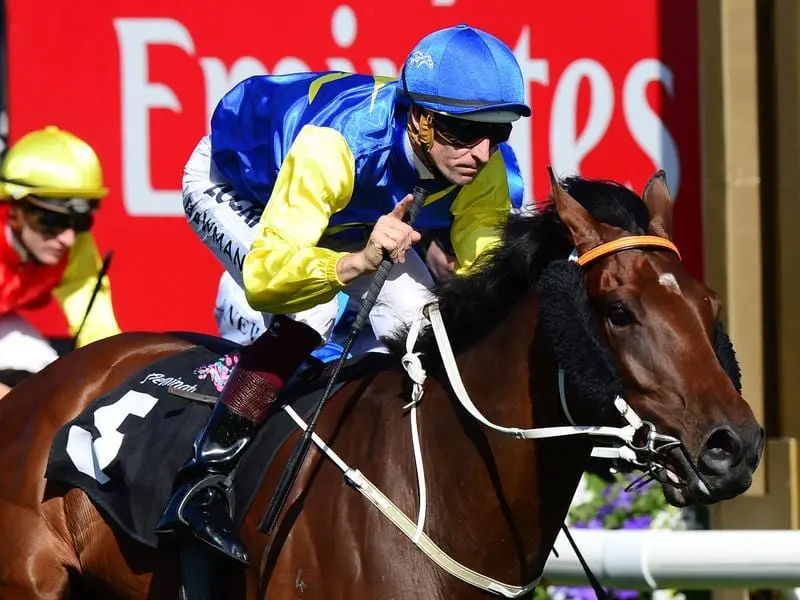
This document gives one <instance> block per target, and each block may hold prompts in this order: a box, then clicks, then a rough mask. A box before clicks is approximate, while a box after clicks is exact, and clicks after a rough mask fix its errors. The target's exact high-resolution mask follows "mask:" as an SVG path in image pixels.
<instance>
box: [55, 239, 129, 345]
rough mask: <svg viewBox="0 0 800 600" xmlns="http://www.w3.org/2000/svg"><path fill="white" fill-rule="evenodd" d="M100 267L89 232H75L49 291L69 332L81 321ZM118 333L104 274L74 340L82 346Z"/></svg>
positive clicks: (108, 287)
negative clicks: (65, 261) (62, 268)
mask: <svg viewBox="0 0 800 600" xmlns="http://www.w3.org/2000/svg"><path fill="white" fill-rule="evenodd" d="M101 266H102V263H101V260H100V254H99V252H98V251H97V246H96V245H95V242H94V238H93V237H92V234H91V233H89V232H86V233H80V234H78V236H77V238H76V240H75V245H74V246H73V247H72V249H71V250H70V255H69V264H68V266H67V269H66V271H65V272H64V276H63V277H62V279H61V282H60V283H59V284H58V286H57V287H56V288H55V289H54V290H53V296H55V298H56V300H57V301H58V303H59V304H60V305H61V309H62V310H63V311H64V316H65V317H66V318H67V323H68V324H69V332H70V335H75V333H76V332H77V331H78V328H79V327H80V325H81V322H82V321H83V317H84V315H85V314H86V307H87V306H88V305H89V301H90V299H91V297H92V293H93V292H94V287H95V285H96V283H97V275H98V274H99V272H100V268H101ZM118 333H120V329H119V325H117V319H116V317H115V316H114V308H113V305H112V303H111V285H110V283H109V280H108V277H104V278H103V282H102V284H101V286H100V290H99V291H98V292H97V297H96V298H95V300H94V304H93V305H92V310H91V312H90V313H89V316H88V317H87V319H86V324H85V325H84V327H83V330H82V331H81V335H80V337H79V338H78V340H77V346H78V347H80V346H85V345H86V344H90V343H91V342H94V341H97V340H99V339H102V338H105V337H109V336H112V335H116V334H118Z"/></svg>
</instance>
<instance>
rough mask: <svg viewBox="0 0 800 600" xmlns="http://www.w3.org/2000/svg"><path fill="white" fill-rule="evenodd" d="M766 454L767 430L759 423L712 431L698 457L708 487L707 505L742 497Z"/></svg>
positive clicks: (700, 473) (699, 472)
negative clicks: (764, 452) (765, 437)
mask: <svg viewBox="0 0 800 600" xmlns="http://www.w3.org/2000/svg"><path fill="white" fill-rule="evenodd" d="M763 450H764V429H763V428H762V427H761V426H759V425H758V424H757V423H755V422H752V423H748V424H747V425H745V426H742V427H736V426H733V425H730V424H726V425H722V426H720V427H717V428H716V429H714V430H712V431H711V432H710V433H709V434H708V436H707V437H706V439H705V441H704V442H703V444H702V445H701V447H700V451H699V452H698V455H697V472H698V475H699V476H700V477H701V478H702V480H703V482H704V483H705V484H706V486H707V487H708V492H709V493H708V496H709V497H708V498H707V499H704V500H702V501H703V502H704V503H709V504H710V503H713V502H719V501H720V500H727V499H729V498H733V497H735V496H738V495H739V494H741V493H742V492H744V491H746V490H747V488H749V487H750V484H751V483H752V481H753V473H754V472H755V470H756V468H757V467H758V464H759V462H760V461H761V454H762V452H763Z"/></svg>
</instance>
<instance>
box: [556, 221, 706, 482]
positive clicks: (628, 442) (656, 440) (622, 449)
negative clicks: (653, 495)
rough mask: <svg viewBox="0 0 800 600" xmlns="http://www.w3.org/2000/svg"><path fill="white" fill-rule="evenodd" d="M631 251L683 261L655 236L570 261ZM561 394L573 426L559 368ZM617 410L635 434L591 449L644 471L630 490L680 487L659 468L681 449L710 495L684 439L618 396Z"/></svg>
mask: <svg viewBox="0 0 800 600" xmlns="http://www.w3.org/2000/svg"><path fill="white" fill-rule="evenodd" d="M632 249H640V250H647V249H656V250H667V251H669V252H672V253H674V254H675V255H676V256H677V257H678V260H680V259H681V254H680V251H679V250H678V247H677V246H676V245H675V244H674V243H673V242H672V241H670V240H668V239H665V238H661V237H657V236H653V235H632V236H625V237H621V238H618V239H616V240H613V241H610V242H605V243H603V244H600V245H599V246H596V247H594V248H592V249H591V250H588V251H587V252H585V253H583V254H581V255H578V253H577V251H573V252H572V254H571V255H570V257H569V260H570V261H573V262H575V263H577V264H578V265H579V266H581V267H583V268H587V267H590V266H592V265H594V264H595V263H596V262H597V261H599V260H600V259H602V258H605V257H607V256H611V255H613V254H616V253H618V252H622V251H624V250H632ZM558 395H559V399H560V401H561V408H562V410H563V411H564V415H565V416H566V417H567V420H568V421H569V423H570V424H571V425H573V426H574V425H575V421H574V419H573V418H572V415H571V414H570V411H569V408H568V406H567V398H566V385H565V377H564V371H563V369H560V368H559V370H558ZM614 407H615V408H616V409H617V412H618V413H619V414H620V416H621V417H622V418H623V419H624V420H625V421H627V423H628V426H629V427H631V428H633V435H632V436H631V437H630V438H627V437H626V438H622V437H620V439H621V440H622V442H623V444H622V445H621V446H619V445H618V446H611V447H608V446H597V447H595V448H594V449H593V450H592V456H594V457H596V458H607V459H611V460H621V461H623V462H625V463H628V464H629V465H631V466H633V467H635V468H637V469H641V470H643V471H644V474H643V475H642V476H641V477H639V478H637V479H636V480H635V481H633V482H632V483H631V484H630V485H629V486H628V489H629V490H630V489H638V488H640V487H643V486H644V485H646V484H647V483H648V482H649V481H651V480H653V479H655V480H657V481H659V482H660V483H665V484H668V485H678V484H679V483H680V479H679V478H678V477H679V476H677V475H675V473H672V475H673V477H676V479H673V480H670V479H665V478H663V477H662V476H661V474H660V473H661V472H660V471H659V470H658V469H659V468H660V469H663V470H664V472H670V471H669V469H668V468H667V466H666V465H665V464H664V462H663V459H664V458H665V457H666V454H667V453H668V452H670V451H672V450H674V449H678V450H679V451H680V452H681V453H682V454H683V458H684V462H685V464H686V465H687V466H688V467H689V468H691V469H692V470H693V471H694V474H695V476H696V477H697V481H698V485H699V486H700V487H701V488H702V489H703V490H704V491H705V492H706V493H707V492H708V488H707V486H706V484H705V482H704V481H703V479H702V477H701V476H700V474H699V473H698V472H697V468H696V467H695V465H694V462H693V461H692V460H691V457H690V456H689V453H688V451H687V449H686V447H685V446H684V444H683V442H681V440H679V439H678V438H676V437H674V436H670V435H665V434H661V433H658V430H657V428H656V426H655V424H654V423H652V422H651V421H646V420H643V419H641V418H640V417H639V416H638V415H637V414H636V412H635V411H634V410H633V409H632V408H631V407H630V406H629V405H628V403H627V402H625V400H623V399H622V398H620V397H619V396H617V397H616V398H614Z"/></svg>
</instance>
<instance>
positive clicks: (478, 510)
mask: <svg viewBox="0 0 800 600" xmlns="http://www.w3.org/2000/svg"><path fill="white" fill-rule="evenodd" d="M537 308H538V305H537V301H536V299H535V298H533V297H531V298H529V299H527V300H525V301H523V302H522V303H521V304H520V305H519V306H518V307H517V308H516V309H515V310H513V311H512V312H511V314H510V315H509V316H508V317H507V318H506V319H505V320H504V321H503V322H501V323H500V324H499V325H498V326H497V327H496V328H495V329H494V331H493V332H492V333H491V334H490V335H489V336H488V337H487V338H486V339H485V340H484V341H482V342H481V343H479V344H477V345H475V346H474V347H473V348H471V349H470V350H468V351H466V352H463V353H462V354H460V355H459V356H458V357H457V362H458V366H459V369H460V371H461V374H462V378H463V380H464V384H465V387H466V389H467V390H468V392H469V393H470V396H471V397H472V400H473V401H474V403H475V404H476V406H477V407H478V408H479V410H480V411H481V412H482V413H483V414H484V415H485V416H486V417H487V418H488V419H489V420H491V421H493V422H494V423H497V424H499V425H504V426H514V427H526V428H528V427H543V426H553V425H560V424H564V418H563V415H562V414H561V410H560V407H559V403H558V397H557V380H556V371H555V365H554V363H553V359H552V357H551V355H550V353H549V351H548V350H547V349H546V347H545V346H544V344H543V343H542V341H541V336H537V335H535V332H536V325H537V315H538V310H537ZM539 362H541V364H539ZM442 376H443V377H445V375H442ZM534 398H535V401H536V402H535V404H536V406H534ZM431 400H435V401H436V403H437V404H439V400H442V401H443V402H442V403H446V399H445V398H444V395H443V394H442V395H441V396H439V395H438V394H437V395H436V398H435V399H433V398H432V399H430V400H429V401H427V402H426V401H425V400H423V405H422V408H421V417H420V420H421V424H422V426H423V430H422V431H423V433H422V435H423V447H424V452H425V459H426V469H427V470H428V472H427V473H426V478H427V480H428V481H429V486H430V488H431V489H430V490H429V494H428V495H429V498H430V499H431V500H430V508H429V510H430V518H429V527H430V529H429V531H430V532H431V533H432V534H433V535H434V536H435V537H436V538H440V539H443V540H446V543H445V547H446V548H447V549H448V550H452V552H454V553H455V556H457V557H459V559H463V560H464V562H465V564H468V565H469V566H470V567H472V568H473V569H477V570H480V571H483V572H485V573H486V574H488V575H490V576H492V577H495V578H497V579H501V580H503V581H506V582H507V583H518V584H525V583H528V582H529V581H530V580H531V579H533V578H534V577H536V576H537V575H539V572H540V570H541V568H542V567H543V565H544V561H545V560H546V559H547V554H548V552H549V550H550V547H551V545H552V541H553V540H554V539H555V536H556V534H557V533H558V528H559V526H560V524H561V522H562V520H563V517H564V514H565V512H566V510H567V508H568V506H569V502H570V499H571V497H572V494H573V493H574V490H575V487H576V485H577V483H578V479H579V477H580V474H581V471H582V469H583V466H584V463H585V460H586V458H587V456H588V450H587V449H586V448H585V446H584V445H583V444H582V443H578V442H576V440H575V439H574V438H572V439H557V440H552V441H547V442H533V441H523V440H515V439H513V438H511V437H507V436H504V435H502V434H500V433H497V432H495V431H490V430H488V429H487V428H485V427H483V426H482V425H480V424H478V422H477V421H475V420H474V419H473V418H472V417H470V416H468V415H467V413H466V412H465V411H464V410H463V409H462V408H461V407H460V406H458V405H457V401H454V402H453V403H454V404H456V406H455V407H454V408H453V409H448V407H447V406H443V405H441V404H440V405H438V406H435V405H433V404H434V403H433V402H432V401H431ZM453 400H454V399H453Z"/></svg>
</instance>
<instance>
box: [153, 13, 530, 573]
mask: <svg viewBox="0 0 800 600" xmlns="http://www.w3.org/2000/svg"><path fill="white" fill-rule="evenodd" d="M530 114H531V110H530V108H529V107H528V106H527V105H526V103H525V86H524V80H523V78H522V73H521V70H520V67H519V65H518V64H517V61H516V59H515V57H514V55H513V53H512V52H511V50H510V49H509V48H508V46H506V45H505V44H504V43H503V42H501V41H500V40H498V39H497V38H495V37H494V36H492V35H490V34H488V33H485V32H483V31H480V30H478V29H475V28H472V27H469V26H466V25H458V26H455V27H449V28H446V29H443V30H439V31H436V32H434V33H432V34H430V35H428V36H426V37H425V38H424V39H423V40H422V41H420V42H419V43H418V44H417V46H416V47H415V48H414V50H413V51H412V52H411V53H410V55H409V56H408V57H407V59H406V61H405V63H404V65H403V68H402V71H401V75H400V78H399V80H395V79H390V78H386V77H377V76H367V75H357V74H351V73H335V72H334V73H331V72H329V73H298V74H291V75H281V76H266V75H264V76H256V77H251V78H249V79H247V80H245V81H243V82H241V83H239V84H238V85H236V86H235V87H234V88H233V89H232V90H231V91H230V92H228V93H227V94H226V95H225V96H224V97H223V99H222V100H221V101H220V103H219V105H218V106H217V107H216V109H215V112H214V114H213V116H212V120H211V132H210V135H209V136H207V137H205V138H203V139H202V140H201V141H200V143H199V144H198V146H197V147H196V148H195V150H194V152H193V154H192V156H191V157H190V159H189V161H188V163H187V165H186V169H185V172H184V180H183V197H184V208H185V211H186V214H187V218H188V220H189V222H190V223H191V225H192V226H193V227H194V228H195V230H196V231H197V233H198V235H199V236H200V238H201V239H202V240H203V241H204V242H205V243H206V244H207V245H208V246H209V248H210V249H211V250H212V251H213V252H214V254H215V255H216V256H217V257H218V258H219V260H220V261H221V262H222V263H223V264H224V265H225V267H226V270H227V271H228V272H229V273H230V275H231V277H232V278H233V279H234V280H235V281H236V283H237V284H238V285H239V286H241V287H242V288H243V290H244V293H243V296H244V297H245V298H246V300H247V302H248V303H249V305H250V306H251V307H252V309H253V310H255V311H261V312H263V313H270V314H271V315H274V318H272V319H271V324H269V325H268V328H267V329H266V331H265V333H264V334H263V335H261V336H260V337H259V338H258V339H257V340H256V341H255V342H254V343H252V344H250V345H248V346H246V347H245V348H243V349H242V351H241V354H240V358H239V362H238V363H237V365H236V367H235V368H234V369H233V371H232V373H231V376H230V379H229V380H228V382H227V384H226V386H225V389H224V390H223V392H222V395H221V397H220V399H219V400H218V402H217V403H216V405H215V407H214V410H213V412H212V414H211V417H210V419H209V421H208V423H207V424H206V426H205V427H204V429H203V430H202V431H201V432H200V434H199V436H198V437H197V439H196V441H195V445H194V456H193V457H192V458H191V459H190V460H189V462H188V463H187V464H186V465H184V467H183V468H182V469H181V472H180V474H179V476H178V480H177V482H176V490H175V492H174V494H173V496H172V498H171V500H170V502H169V504H168V506H167V508H166V510H165V512H164V515H163V516H162V519H161V521H160V522H159V524H158V527H157V531H158V532H159V533H168V532H171V533H174V532H176V531H177V530H178V528H179V527H183V526H188V528H189V530H190V531H191V532H192V533H193V534H194V535H195V536H196V537H197V538H199V539H201V540H203V541H204V542H206V543H208V544H210V545H211V546H213V547H215V548H217V549H218V550H220V551H222V552H223V553H225V554H226V555H228V556H229V557H231V558H233V559H236V560H239V561H241V562H243V563H245V564H247V563H248V556H247V553H246V551H245V547H244V544H243V543H242V540H241V539H240V537H239V536H238V534H237V533H236V531H235V528H234V524H233V522H232V520H231V517H230V515H229V506H228V504H227V500H226V493H227V492H229V491H230V490H228V489H226V487H225V485H226V484H222V483H219V482H220V480H221V479H223V478H224V477H226V476H229V475H230V474H231V473H232V471H233V469H234V468H235V467H236V465H237V464H238V461H239V459H240V458H241V456H242V454H243V453H244V451H245V449H246V448H247V447H248V445H249V443H250V441H251V440H252V439H253V437H254V436H255V435H256V433H257V432H258V430H259V429H260V427H261V426H262V424H263V423H264V421H265V420H266V419H267V417H268V415H269V414H270V411H271V410H273V403H274V401H275V398H276V396H277V395H278V393H279V392H280V390H281V388H282V387H283V386H284V385H285V383H286V381H287V380H288V379H289V378H290V377H291V376H292V375H293V373H294V372H295V370H296V369H297V368H298V367H299V366H300V365H301V364H302V362H303V361H304V360H305V359H306V358H307V356H308V355H309V353H310V352H311V351H312V350H314V349H316V348H318V347H320V346H321V345H322V344H323V343H324V342H325V341H326V340H327V339H328V336H329V335H330V332H331V328H332V326H333V324H334V323H335V321H336V317H337V311H338V310H339V309H340V303H339V298H338V297H339V295H340V294H339V293H340V292H344V293H345V294H347V295H349V297H350V298H353V299H356V300H360V298H361V296H362V295H363V294H364V293H365V291H366V289H367V288H368V287H369V284H370V281H371V280H372V274H373V273H374V272H375V271H376V270H377V269H378V266H379V265H380V263H381V260H382V259H383V258H384V255H385V254H387V255H389V256H391V258H392V260H393V261H394V263H395V264H394V266H393V268H392V271H391V273H390V275H389V277H388V278H387V280H386V282H385V284H384V286H383V288H382V290H381V292H380V294H379V295H378V298H377V301H376V303H375V306H374V308H373V309H372V311H371V313H370V318H369V322H370V325H371V327H372V331H373V333H374V336H375V337H376V338H377V339H379V340H380V339H382V338H385V337H387V336H390V335H391V334H392V333H393V332H394V331H395V330H397V329H399V328H400V327H402V326H403V325H404V324H407V323H409V322H411V321H412V320H413V319H414V318H415V317H416V316H417V315H419V314H420V311H421V309H422V307H423V306H424V305H425V304H426V303H427V302H428V301H430V299H431V297H432V296H431V293H430V289H431V288H432V286H433V280H432V278H431V274H430V272H429V271H428V269H427V268H426V266H425V263H424V262H423V261H422V259H421V258H420V256H419V255H418V254H417V253H416V252H413V251H412V252H409V250H410V249H411V248H412V246H413V245H414V244H416V243H417V242H419V240H420V237H421V234H420V233H419V232H418V231H416V230H415V229H412V228H411V227H410V226H409V225H408V224H406V223H404V222H403V221H402V218H403V216H404V214H405V212H406V210H407V209H408V207H409V205H410V202H411V200H412V198H411V195H410V194H409V192H410V191H411V190H412V189H413V187H414V186H415V185H417V184H419V183H422V184H424V185H425V186H426V188H427V189H428V191H429V192H430V195H429V196H428V199H427V201H426V205H425V207H424V208H423V210H422V211H421V212H420V214H419V216H418V218H417V220H416V222H415V224H414V225H415V227H416V228H417V229H420V230H428V229H448V230H449V231H450V239H451V241H452V246H453V249H454V252H455V256H456V265H455V269H454V270H455V273H456V275H459V274H462V273H464V272H466V271H467V270H468V269H469V268H470V266H471V265H472V264H473V263H474V262H475V260H476V259H477V257H478V255H479V254H480V253H481V252H482V251H483V250H484V249H486V248H487V247H489V246H491V245H493V244H494V243H496V242H497V241H498V239H499V235H500V231H499V226H500V225H501V224H502V223H503V222H504V221H505V220H506V219H507V217H508V215H509V212H510V211H511V210H512V208H514V207H519V206H520V204H521V201H522V179H521V176H520V173H519V168H518V166H517V163H516V159H515V157H514V154H513V151H512V150H511V148H510V146H509V145H508V144H506V143H505V142H506V141H507V140H508V138H509V135H510V133H511V128H512V123H513V122H514V121H516V120H517V119H519V118H520V117H528V116H530ZM220 476H222V477H220ZM212 478H213V479H212Z"/></svg>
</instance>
